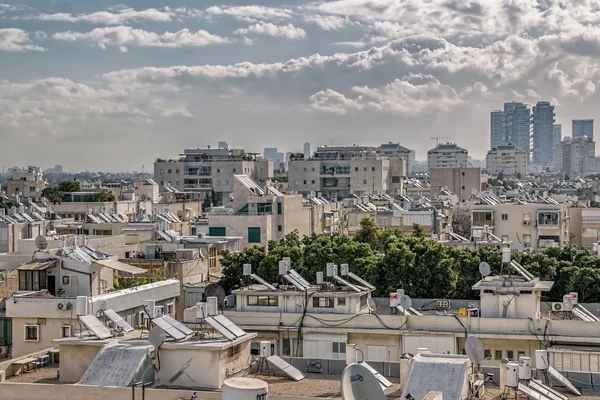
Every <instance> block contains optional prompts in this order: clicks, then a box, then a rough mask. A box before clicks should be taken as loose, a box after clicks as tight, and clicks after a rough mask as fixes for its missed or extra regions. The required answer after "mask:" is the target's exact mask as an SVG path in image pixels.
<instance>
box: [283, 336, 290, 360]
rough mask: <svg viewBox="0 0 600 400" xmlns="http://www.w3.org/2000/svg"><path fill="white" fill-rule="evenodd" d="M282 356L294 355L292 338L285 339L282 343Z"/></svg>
mask: <svg viewBox="0 0 600 400" xmlns="http://www.w3.org/2000/svg"><path fill="white" fill-rule="evenodd" d="M281 355H282V356H290V355H292V341H291V340H290V338H283V340H282V342H281Z"/></svg>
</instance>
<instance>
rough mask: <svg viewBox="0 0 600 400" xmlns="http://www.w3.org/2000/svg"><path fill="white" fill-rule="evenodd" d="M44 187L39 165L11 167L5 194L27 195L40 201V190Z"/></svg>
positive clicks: (13, 195) (10, 195) (11, 195)
mask: <svg viewBox="0 0 600 400" xmlns="http://www.w3.org/2000/svg"><path fill="white" fill-rule="evenodd" d="M45 187H46V183H45V181H44V175H43V174H42V169H41V168H40V167H33V166H29V167H25V168H23V169H13V170H12V176H11V177H10V179H8V182H7V190H6V195H7V196H8V197H29V198H32V199H33V200H34V201H36V202H38V201H41V196H42V190H44V188H45Z"/></svg>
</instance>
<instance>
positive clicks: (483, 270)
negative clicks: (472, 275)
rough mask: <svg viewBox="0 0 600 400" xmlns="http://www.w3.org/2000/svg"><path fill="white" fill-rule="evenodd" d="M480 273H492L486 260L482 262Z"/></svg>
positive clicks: (486, 274) (485, 274)
mask: <svg viewBox="0 0 600 400" xmlns="http://www.w3.org/2000/svg"><path fill="white" fill-rule="evenodd" d="M479 273H480V274H481V275H483V276H488V275H489V274H491V273H492V270H491V269H490V264H488V263H486V262H485V261H482V262H480V263H479Z"/></svg>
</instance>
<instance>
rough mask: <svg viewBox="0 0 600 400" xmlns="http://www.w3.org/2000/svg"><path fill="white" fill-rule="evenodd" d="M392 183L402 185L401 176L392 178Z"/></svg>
mask: <svg viewBox="0 0 600 400" xmlns="http://www.w3.org/2000/svg"><path fill="white" fill-rule="evenodd" d="M392 183H400V177H399V176H392Z"/></svg>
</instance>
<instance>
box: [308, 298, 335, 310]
mask: <svg viewBox="0 0 600 400" xmlns="http://www.w3.org/2000/svg"><path fill="white" fill-rule="evenodd" d="M334 300H335V299H334V298H333V297H313V307H314V308H333V307H334Z"/></svg>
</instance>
